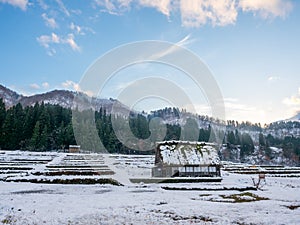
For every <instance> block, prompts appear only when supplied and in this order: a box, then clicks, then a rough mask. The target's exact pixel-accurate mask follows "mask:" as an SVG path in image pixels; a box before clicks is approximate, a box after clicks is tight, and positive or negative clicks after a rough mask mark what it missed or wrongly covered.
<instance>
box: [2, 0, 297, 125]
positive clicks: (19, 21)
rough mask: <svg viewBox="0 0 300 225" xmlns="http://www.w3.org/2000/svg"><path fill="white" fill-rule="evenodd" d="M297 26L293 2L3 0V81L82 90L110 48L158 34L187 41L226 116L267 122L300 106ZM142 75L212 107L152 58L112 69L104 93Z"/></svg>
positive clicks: (205, 109) (158, 103)
mask: <svg viewBox="0 0 300 225" xmlns="http://www.w3.org/2000/svg"><path fill="white" fill-rule="evenodd" d="M299 24H300V1H296V0H264V1H261V0H224V1H217V0H181V1H180V0H174V1H172V0H91V1H83V0H78V1H67V0H51V1H50V0H49V1H46V0H35V1H34V0H0V30H1V35H0V49H1V50H0V63H1V64H0V65H1V66H0V79H1V80H0V83H1V84H2V85H4V86H6V87H9V88H11V89H13V90H15V91H17V92H19V93H21V94H23V95H32V94H36V93H43V92H46V91H50V90H54V89H68V90H75V91H79V90H80V81H81V80H82V78H83V77H84V75H85V73H86V71H87V70H88V68H89V67H90V66H91V65H92V64H93V63H94V62H95V61H96V60H97V59H99V58H101V56H102V57H103V56H105V54H106V53H107V52H109V51H111V50H112V49H116V48H118V47H119V46H124V45H126V44H128V43H133V42H141V41H145V40H157V41H164V42H168V43H173V44H177V45H179V46H181V47H183V48H186V49H187V50H189V51H191V52H192V53H193V54H195V55H197V56H198V57H199V59H201V60H202V62H203V63H204V64H205V65H206V66H207V68H209V70H210V71H211V73H212V75H213V77H214V79H215V81H216V83H217V85H218V87H219V89H220V91H221V93H222V96H223V99H224V104H225V111H226V119H230V120H232V119H234V120H238V121H251V122H260V123H262V124H264V123H269V122H273V121H278V120H281V119H287V118H290V117H292V116H294V115H295V114H296V113H297V112H299V111H300V66H299V65H300V29H299ZM99 76H102V74H101V71H99ZM149 76H152V77H162V78H164V79H168V80H170V81H172V82H174V83H175V84H176V85H177V86H180V88H181V89H182V90H183V91H184V92H185V93H186V94H187V95H188V96H190V98H191V99H192V102H193V106H194V108H195V109H196V111H197V113H198V114H208V115H210V114H211V108H210V102H209V101H208V100H207V96H206V95H205V93H203V90H199V87H197V86H195V84H194V83H193V80H191V79H189V77H188V76H187V75H186V74H184V73H183V72H182V71H180V70H178V69H176V68H173V67H170V66H168V65H160V64H157V63H149V62H145V63H141V64H138V65H131V66H129V67H126V68H124V69H122V70H120V71H117V72H116V73H115V74H114V75H113V76H112V77H111V79H109V80H108V81H107V82H106V83H105V88H103V90H102V95H101V97H105V98H109V97H112V98H118V96H119V94H120V93H121V92H122V91H123V90H124V89H126V88H130V87H131V86H132V85H131V84H132V83H133V82H134V81H137V80H139V79H142V78H146V77H149ZM204 92H205V90H204ZM169 105H170V106H172V102H170V101H168V99H163V98H161V99H159V98H156V99H151V98H149V99H144V100H140V101H139V102H136V104H135V105H134V107H135V109H138V110H142V109H144V110H146V111H150V110H152V109H157V108H161V107H165V106H169ZM173 106H174V105H173ZM186 108H188V106H186Z"/></svg>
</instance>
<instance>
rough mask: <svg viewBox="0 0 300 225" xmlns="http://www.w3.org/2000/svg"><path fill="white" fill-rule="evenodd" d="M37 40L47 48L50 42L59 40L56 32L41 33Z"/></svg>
mask: <svg viewBox="0 0 300 225" xmlns="http://www.w3.org/2000/svg"><path fill="white" fill-rule="evenodd" d="M37 41H38V42H39V43H40V45H42V46H43V47H45V48H49V47H50V44H51V43H56V44H58V43H59V42H60V38H59V36H58V35H57V34H55V33H52V34H51V35H41V36H40V37H38V38H37Z"/></svg>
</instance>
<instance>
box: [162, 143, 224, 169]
mask: <svg viewBox="0 0 300 225" xmlns="http://www.w3.org/2000/svg"><path fill="white" fill-rule="evenodd" d="M157 151H159V153H160V154H157V157H159V159H157V160H156V162H157V163H163V164H166V165H211V164H219V163H220V159H219V156H218V153H217V150H216V148H215V145H214V144H212V143H205V142H188V141H165V142H158V143H157Z"/></svg>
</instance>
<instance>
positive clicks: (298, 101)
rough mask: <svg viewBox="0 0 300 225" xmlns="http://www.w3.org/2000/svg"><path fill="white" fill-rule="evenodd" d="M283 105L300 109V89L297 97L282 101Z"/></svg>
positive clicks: (293, 96)
mask: <svg viewBox="0 0 300 225" xmlns="http://www.w3.org/2000/svg"><path fill="white" fill-rule="evenodd" d="M282 103H283V104H285V105H287V106H298V107H300V88H299V89H298V93H297V94H296V95H292V96H291V97H286V98H284V99H283V100H282Z"/></svg>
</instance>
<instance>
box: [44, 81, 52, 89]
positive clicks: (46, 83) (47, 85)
mask: <svg viewBox="0 0 300 225" xmlns="http://www.w3.org/2000/svg"><path fill="white" fill-rule="evenodd" d="M49 86H50V85H49V83H48V82H44V83H42V87H43V88H45V89H47V88H49Z"/></svg>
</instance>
